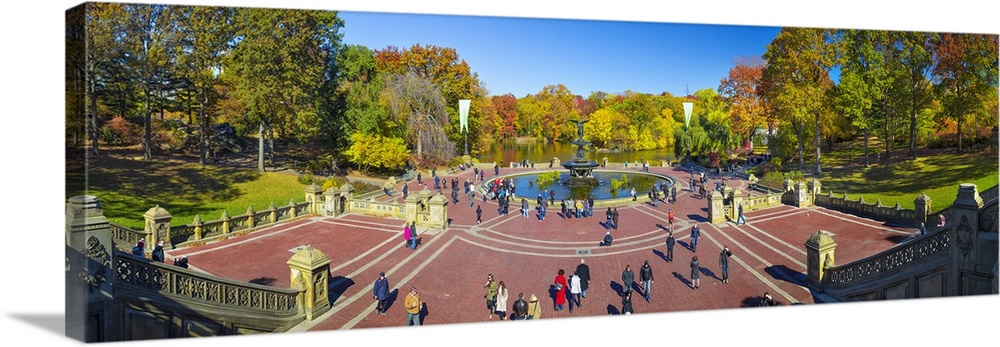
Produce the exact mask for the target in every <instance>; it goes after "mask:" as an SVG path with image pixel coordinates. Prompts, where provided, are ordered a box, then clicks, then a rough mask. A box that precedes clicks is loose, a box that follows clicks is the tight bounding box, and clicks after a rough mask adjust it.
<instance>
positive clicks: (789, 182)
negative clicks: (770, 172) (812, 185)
mask: <svg viewBox="0 0 1000 347" xmlns="http://www.w3.org/2000/svg"><path fill="white" fill-rule="evenodd" d="M784 188H785V191H786V192H788V191H791V190H792V189H795V181H792V179H791V178H786V179H785V187H784Z"/></svg>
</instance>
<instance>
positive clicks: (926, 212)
mask: <svg viewBox="0 0 1000 347" xmlns="http://www.w3.org/2000/svg"><path fill="white" fill-rule="evenodd" d="M931 202H932V199H931V197H929V196H927V194H924V193H923V192H920V195H917V198H916V199H913V207H914V213H913V227H914V228H919V227H920V224H921V223H926V222H927V217H930V214H931V211H932V210H931ZM924 227H928V225H926V224H925V225H924ZM928 229H930V228H928Z"/></svg>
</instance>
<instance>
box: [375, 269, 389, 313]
mask: <svg viewBox="0 0 1000 347" xmlns="http://www.w3.org/2000/svg"><path fill="white" fill-rule="evenodd" d="M372 298H373V299H375V300H378V305H377V306H375V312H378V313H379V314H382V315H384V314H385V309H386V307H385V301H386V300H388V299H389V280H388V279H387V278H385V272H382V273H379V274H378V278H377V279H375V285H374V288H373V289H372Z"/></svg>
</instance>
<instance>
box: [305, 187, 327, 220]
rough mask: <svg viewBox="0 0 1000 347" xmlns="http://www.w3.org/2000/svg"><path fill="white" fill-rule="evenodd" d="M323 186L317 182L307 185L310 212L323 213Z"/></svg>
mask: <svg viewBox="0 0 1000 347" xmlns="http://www.w3.org/2000/svg"><path fill="white" fill-rule="evenodd" d="M322 195H323V188H322V187H320V186H317V185H316V184H315V183H313V184H310V185H308V186H306V202H308V203H309V213H314V214H318V215H322V214H323V213H322V211H323V207H322V204H323V199H322Z"/></svg>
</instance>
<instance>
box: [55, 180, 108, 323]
mask: <svg viewBox="0 0 1000 347" xmlns="http://www.w3.org/2000/svg"><path fill="white" fill-rule="evenodd" d="M114 247H115V245H114V241H113V239H112V237H111V225H110V224H109V223H108V219H107V218H105V217H104V212H103V211H102V210H101V202H100V201H99V200H98V199H97V197H94V196H74V197H72V198H69V200H68V203H67V204H66V282H65V285H66V336H68V337H71V338H74V339H77V340H80V341H84V342H99V341H111V340H115V339H116V338H115V337H114V334H115V333H116V332H117V329H114V328H113V327H114V326H115V324H114V317H113V314H112V312H113V310H112V307H113V298H112V289H111V283H112V281H113V279H114V277H113V275H112V274H113V271H112V267H113V264H112V261H113V260H112V250H113V249H114Z"/></svg>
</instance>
